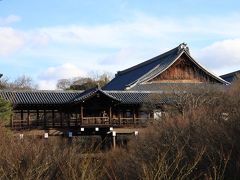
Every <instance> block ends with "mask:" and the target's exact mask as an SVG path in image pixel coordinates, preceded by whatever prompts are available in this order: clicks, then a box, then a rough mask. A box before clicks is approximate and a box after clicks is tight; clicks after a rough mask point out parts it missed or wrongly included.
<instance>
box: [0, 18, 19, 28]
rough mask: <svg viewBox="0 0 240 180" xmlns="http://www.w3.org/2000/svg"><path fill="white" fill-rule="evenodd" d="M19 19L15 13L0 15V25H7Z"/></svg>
mask: <svg viewBox="0 0 240 180" xmlns="http://www.w3.org/2000/svg"><path fill="white" fill-rule="evenodd" d="M20 20H21V17H19V16H16V15H9V16H7V17H0V26H5V25H9V24H11V23H14V22H18V21H20Z"/></svg>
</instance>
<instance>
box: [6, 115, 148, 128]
mask: <svg viewBox="0 0 240 180" xmlns="http://www.w3.org/2000/svg"><path fill="white" fill-rule="evenodd" d="M147 121H149V119H148V118H126V117H121V118H109V117H83V118H82V119H80V118H70V119H66V118H65V119H64V120H62V121H59V120H56V119H49V120H45V121H44V119H35V120H12V122H11V125H10V126H11V127H12V128H13V129H27V128H31V129H32V128H44V127H49V128H63V127H80V126H105V125H109V126H116V127H118V126H119V127H125V126H139V125H140V126H142V125H144V124H146V122H147Z"/></svg>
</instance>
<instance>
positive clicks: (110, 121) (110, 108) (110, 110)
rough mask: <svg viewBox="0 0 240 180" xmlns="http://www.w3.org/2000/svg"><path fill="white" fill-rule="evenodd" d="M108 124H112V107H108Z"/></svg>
mask: <svg viewBox="0 0 240 180" xmlns="http://www.w3.org/2000/svg"><path fill="white" fill-rule="evenodd" d="M109 124H112V107H111V106H110V107H109Z"/></svg>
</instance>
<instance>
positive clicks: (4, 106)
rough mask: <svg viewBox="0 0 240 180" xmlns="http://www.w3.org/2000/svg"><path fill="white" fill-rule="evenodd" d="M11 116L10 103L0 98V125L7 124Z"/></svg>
mask: <svg viewBox="0 0 240 180" xmlns="http://www.w3.org/2000/svg"><path fill="white" fill-rule="evenodd" d="M11 114H12V105H11V103H10V102H8V101H6V100H4V99H3V98H0V125H2V124H6V123H9V120H10V117H11Z"/></svg>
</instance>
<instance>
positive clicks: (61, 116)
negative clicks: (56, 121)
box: [60, 111, 63, 127]
mask: <svg viewBox="0 0 240 180" xmlns="http://www.w3.org/2000/svg"><path fill="white" fill-rule="evenodd" d="M60 126H61V127H63V114H62V111H61V112H60Z"/></svg>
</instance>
